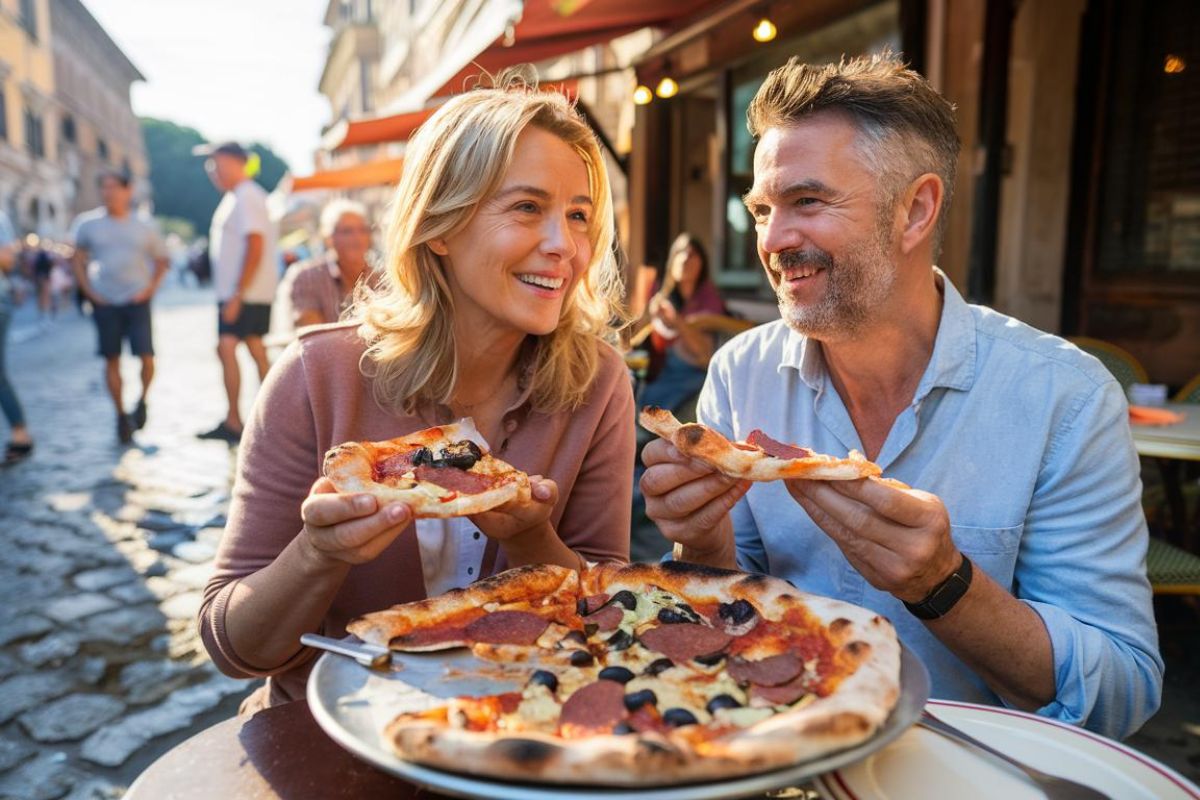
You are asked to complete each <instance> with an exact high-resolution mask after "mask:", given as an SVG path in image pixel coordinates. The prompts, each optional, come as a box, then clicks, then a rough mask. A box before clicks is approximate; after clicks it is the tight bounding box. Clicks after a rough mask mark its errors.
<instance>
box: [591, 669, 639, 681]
mask: <svg viewBox="0 0 1200 800" xmlns="http://www.w3.org/2000/svg"><path fill="white" fill-rule="evenodd" d="M596 677H597V678H599V679H600V680H602V681H616V682H617V683H629V682H630V681H631V680H633V673H632V672H630V671H629V670H627V669H625V668H624V667H605V668H604V669H602V670H600V674H599V675H597V676H596Z"/></svg>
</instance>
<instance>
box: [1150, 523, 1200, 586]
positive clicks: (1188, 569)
mask: <svg viewBox="0 0 1200 800" xmlns="http://www.w3.org/2000/svg"><path fill="white" fill-rule="evenodd" d="M1146 575H1147V577H1149V578H1150V588H1151V589H1153V590H1154V593H1155V594H1190V595H1200V556H1197V555H1195V554H1193V553H1189V552H1188V551H1187V550H1184V549H1183V548H1182V547H1176V546H1175V545H1173V544H1170V543H1169V542H1164V541H1163V540H1162V539H1159V538H1158V537H1157V536H1151V537H1150V549H1149V550H1148V551H1147V552H1146Z"/></svg>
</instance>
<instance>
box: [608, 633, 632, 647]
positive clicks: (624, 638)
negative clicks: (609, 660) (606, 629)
mask: <svg viewBox="0 0 1200 800" xmlns="http://www.w3.org/2000/svg"><path fill="white" fill-rule="evenodd" d="M605 644H607V645H608V647H609V649H611V650H628V649H629V648H630V647H632V646H633V635H632V634H630V633H627V632H626V631H623V630H621V629H620V628H618V629H617V632H616V633H614V634H613V635H612V636H610V637H608V641H606V642H605Z"/></svg>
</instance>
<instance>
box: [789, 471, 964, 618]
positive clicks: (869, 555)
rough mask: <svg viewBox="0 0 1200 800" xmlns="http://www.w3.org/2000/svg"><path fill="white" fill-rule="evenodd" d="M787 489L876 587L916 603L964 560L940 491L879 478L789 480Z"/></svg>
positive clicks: (847, 558)
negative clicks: (902, 485) (904, 486)
mask: <svg viewBox="0 0 1200 800" xmlns="http://www.w3.org/2000/svg"><path fill="white" fill-rule="evenodd" d="M784 483H785V485H786V486H787V490H788V493H789V494H791V496H792V497H793V498H794V499H795V500H796V502H797V503H799V504H800V505H801V506H802V507H803V508H804V510H805V511H806V512H807V513H808V516H809V517H810V518H811V519H812V521H813V522H814V523H816V524H817V526H818V527H819V528H821V530H823V531H825V533H826V534H828V535H829V537H830V538H831V539H833V541H834V542H835V543H836V544H837V546H838V547H839V548H840V549H841V551H842V553H843V554H845V556H846V560H848V561H849V562H850V563H851V564H852V565H853V566H854V568H855V569H857V570H858V571H859V572H860V573H861V574H862V576H863V577H864V578H866V579H867V581H868V582H869V583H870V584H871V585H872V586H874V587H875V588H876V589H879V590H880V591H884V592H890V593H891V594H893V595H895V596H896V597H897V598H899V599H900V600H903V601H905V602H908V603H915V602H918V601H920V600H922V599H923V598H924V597H925V596H926V595H928V594H929V593H930V592H931V591H932V590H933V589H934V588H935V587H937V585H938V584H939V583H941V582H942V581H943V580H945V579H946V578H947V577H949V576H950V575H951V574H952V573H953V572H954V571H955V570H956V569H957V568H958V566H959V564H960V563H961V562H962V554H961V553H960V552H959V551H958V549H957V548H956V547H955V545H954V540H953V539H952V538H951V537H950V515H949V514H948V513H947V512H946V507H945V506H944V505H943V504H942V501H941V500H939V499H938V498H937V497H936V496H934V495H932V494H930V493H928V492H922V491H920V490H918V489H899V488H895V487H893V486H888V485H886V484H885V483H883V482H881V481H877V480H872V479H866V480H853V481H811V480H788V481H785V482H784Z"/></svg>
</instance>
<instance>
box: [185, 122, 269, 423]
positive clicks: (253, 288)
mask: <svg viewBox="0 0 1200 800" xmlns="http://www.w3.org/2000/svg"><path fill="white" fill-rule="evenodd" d="M192 152H193V153H194V154H195V155H202V156H207V160H206V161H205V162H204V168H205V170H206V171H207V172H208V177H209V178H210V179H211V180H212V182H213V185H215V186H216V187H217V188H218V189H220V190H222V191H224V192H225V196H224V197H222V198H221V203H220V205H218V206H217V210H216V211H214V212H213V218H212V225H211V228H210V231H209V237H208V241H209V257H210V258H211V261H212V270H213V283H214V285H215V287H216V290H217V313H218V324H217V333H218V339H217V356H218V357H219V358H220V359H221V371H222V373H223V375H224V379H225V394H226V395H227V398H228V400H229V411H228V413H227V414H226V416H225V419H224V420H222V421H221V422H219V423H218V424H217V426H216V427H215V428H213V429H212V430H210V431H205V432H204V433H202V434H200V438H201V439H222V440H224V441H227V442H230V443H234V442H237V441H239V440H240V439H241V437H242V416H241V413H240V411H239V409H238V395H239V392H240V391H241V385H242V381H241V372H240V371H239V368H238V362H237V345H238V342H245V343H246V349H247V350H249V351H250V355H251V356H252V357H253V358H254V363H255V364H256V365H257V366H258V377H259V380H260V381H261V380H262V379H263V378H264V377H266V374H267V366H268V362H267V350H266V347H265V346H264V345H263V340H262V337H263V336H264V335H265V334H266V333H267V329H268V328H269V327H270V324H271V300H272V299H273V298H274V296H275V286H276V283H277V281H278V278H279V275H278V269H277V268H276V253H275V227H274V225H273V224H272V223H271V220H270V218H269V216H268V215H267V193H266V191H265V190H264V189H263V188H262V187H261V186H259V185H258V184H257V183H255V182H254V181H253V180H251V179H250V175H249V172H248V171H247V169H246V163H247V161H248V160H249V158H250V153H248V152H247V151H246V149H245V148H243V147H242V146H241V145H240V144H238V143H237V142H224V143H222V144H219V145H215V146H214V145H201V146H199V147H196V148H195V149H193V150H192Z"/></svg>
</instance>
